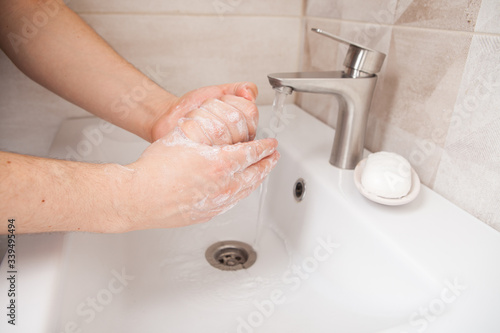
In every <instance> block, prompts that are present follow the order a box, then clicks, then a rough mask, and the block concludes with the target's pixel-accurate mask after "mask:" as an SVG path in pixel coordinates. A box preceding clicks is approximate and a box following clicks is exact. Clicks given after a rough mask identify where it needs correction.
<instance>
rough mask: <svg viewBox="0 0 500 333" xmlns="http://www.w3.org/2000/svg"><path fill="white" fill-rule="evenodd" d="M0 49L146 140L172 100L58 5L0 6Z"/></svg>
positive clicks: (25, 0) (37, 77) (25, 2)
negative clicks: (155, 122)
mask: <svg viewBox="0 0 500 333" xmlns="http://www.w3.org/2000/svg"><path fill="white" fill-rule="evenodd" d="M0 13H1V14H0V47H1V48H2V50H3V51H4V52H5V53H6V54H7V55H8V56H9V58H10V59H11V60H12V61H13V62H14V63H15V64H16V66H17V67H18V68H19V69H20V70H21V71H23V72H24V73H25V74H26V75H27V76H29V77H30V78H31V79H33V80H34V81H36V82H38V83H39V84H41V85H42V86H44V87H46V88H48V89H49V90H51V91H53V92H54V93H56V94H58V95H59V96H61V97H63V98H65V99H66V100H68V101H70V102H72V103H74V104H76V105H78V106H80V107H82V108H83V109H85V110H87V111H89V112H91V113H93V114H95V115H97V116H99V117H101V118H103V119H105V120H107V121H110V122H112V123H114V124H116V125H118V126H120V127H122V128H124V129H126V130H129V131H131V132H133V133H135V134H137V135H139V136H141V137H142V138H144V139H146V140H148V141H152V138H151V128H152V125H153V123H154V121H155V120H156V119H157V118H158V117H159V116H160V114H161V113H162V112H165V110H168V108H169V107H170V106H171V105H172V104H173V103H175V102H176V101H177V97H176V96H174V95H172V94H170V93H168V92H167V91H165V90H164V89H162V88H161V87H159V86H158V85H157V84H155V83H154V82H153V81H151V80H150V79H149V78H147V77H146V76H145V75H144V74H142V73H141V72H140V71H138V70H137V69H136V68H135V67H134V66H132V65H131V64H130V63H128V62H127V61H126V60H125V59H123V58H122V57H121V56H120V55H118V54H117V53H116V52H115V51H114V50H113V49H112V48H111V47H110V46H109V45H108V44H107V43H106V42H105V41H104V40H103V39H102V38H101V37H100V36H99V35H98V34H97V33H95V31H94V30H93V29H92V28H90V27H89V26H88V25H87V24H86V23H85V22H84V21H83V20H82V19H81V18H80V17H79V16H78V15H76V14H75V13H74V12H73V11H71V10H70V9H69V8H68V7H66V5H65V4H64V2H63V1H61V0H52V1H46V0H43V1H36V0H17V1H5V0H4V1H0Z"/></svg>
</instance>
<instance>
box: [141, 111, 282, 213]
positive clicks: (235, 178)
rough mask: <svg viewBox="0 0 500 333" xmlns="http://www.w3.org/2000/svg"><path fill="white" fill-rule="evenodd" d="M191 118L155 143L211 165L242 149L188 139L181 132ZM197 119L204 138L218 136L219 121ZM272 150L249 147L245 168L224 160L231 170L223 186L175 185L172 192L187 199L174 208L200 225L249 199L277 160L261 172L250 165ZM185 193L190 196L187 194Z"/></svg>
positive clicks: (237, 163)
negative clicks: (191, 154) (192, 153)
mask: <svg viewBox="0 0 500 333" xmlns="http://www.w3.org/2000/svg"><path fill="white" fill-rule="evenodd" d="M194 118H196V117H190V118H188V117H186V118H182V119H180V120H179V122H178V126H177V127H176V128H175V129H174V130H173V131H172V132H170V133H169V134H168V135H167V136H166V137H164V138H162V139H159V140H157V141H159V142H160V143H161V144H163V145H165V146H166V147H183V149H196V152H197V154H198V155H200V156H202V157H203V158H205V159H206V160H207V162H209V161H210V162H211V163H213V161H216V160H221V161H223V160H224V159H223V157H222V156H221V154H224V153H226V152H235V151H238V150H240V149H241V148H242V147H241V146H242V145H243V143H236V144H223V145H214V146H210V145H208V144H203V143H198V142H195V141H193V140H191V139H190V138H189V135H188V133H186V132H184V130H183V128H182V127H183V126H182V125H183V124H185V123H187V122H188V121H194V120H195V119H194ZM199 118H200V119H196V122H197V124H199V125H200V126H199V127H200V129H204V130H205V132H204V135H205V136H207V138H209V139H210V138H211V135H213V134H215V135H220V134H221V128H222V127H221V122H220V121H219V120H217V119H213V118H204V119H201V118H203V117H199ZM235 118H236V117H235ZM245 124H246V123H245ZM185 129H186V130H189V129H191V130H196V128H195V127H192V126H191V127H188V126H186V127H185ZM226 138H227V137H226ZM274 150H275V149H274V148H272V149H268V150H266V151H263V152H262V153H260V154H259V153H258V151H257V150H256V149H255V148H254V147H251V146H249V147H246V148H245V152H244V154H245V155H244V156H245V157H246V158H245V162H243V161H241V162H242V163H245V164H244V165H241V164H240V163H239V162H238V161H236V160H229V161H225V162H224V163H227V162H229V163H230V168H231V170H232V171H231V174H230V175H229V176H230V177H229V179H226V180H225V183H220V184H219V183H215V182H214V183H211V184H205V185H204V186H203V188H198V189H196V188H194V189H193V188H187V187H186V186H184V185H183V184H176V189H175V190H176V191H177V192H178V193H184V194H183V197H184V198H186V197H189V201H188V202H182V200H179V201H177V207H178V209H179V211H180V212H181V214H182V216H183V217H184V218H185V219H186V220H190V221H199V222H202V221H207V220H208V219H210V218H212V217H213V216H216V215H219V214H222V213H223V212H226V211H227V210H229V209H231V208H232V207H233V206H234V205H236V204H237V203H238V202H239V201H240V200H241V199H242V198H244V197H246V196H248V194H250V191H251V190H252V189H253V185H254V184H256V183H258V182H261V181H262V180H263V179H264V177H266V176H267V174H268V173H269V172H270V170H271V169H272V168H273V167H274V165H275V164H276V162H277V160H274V161H273V163H268V164H266V167H265V170H264V171H263V172H259V171H258V169H257V167H253V166H252V164H253V163H255V162H256V161H260V160H261V159H262V158H264V157H265V156H268V155H271V154H273V153H274ZM143 154H148V151H145V152H144V153H143ZM164 167H165V173H166V174H168V173H169V171H168V170H169V166H168V165H165V166H164ZM230 184H231V185H230ZM229 185H230V186H229ZM186 191H188V192H186ZM186 193H189V195H186Z"/></svg>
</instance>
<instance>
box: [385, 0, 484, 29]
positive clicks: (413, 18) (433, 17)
mask: <svg viewBox="0 0 500 333" xmlns="http://www.w3.org/2000/svg"><path fill="white" fill-rule="evenodd" d="M480 4H481V0H453V1H452V0H398V7H397V12H396V20H395V24H398V25H408V26H414V27H426V28H437V29H446V30H461V31H473V30H474V26H475V24H476V19H477V15H478V13H479V7H480Z"/></svg>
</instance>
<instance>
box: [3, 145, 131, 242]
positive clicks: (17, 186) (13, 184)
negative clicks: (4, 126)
mask: <svg viewBox="0 0 500 333" xmlns="http://www.w3.org/2000/svg"><path fill="white" fill-rule="evenodd" d="M122 168H123V167H121V166H119V165H114V164H89V163H80V162H70V161H60V160H53V159H45V158H38V157H32V156H25V155H19V154H13V153H4V152H0V198H1V200H0V217H1V218H2V219H3V220H5V221H7V219H9V218H15V219H16V232H18V233H36V232H48V231H90V232H121V231H126V230H127V223H128V221H127V220H126V219H122V218H121V217H120V216H119V212H120V210H121V207H120V206H119V205H120V202H121V200H120V198H119V197H120V196H121V195H122V193H120V192H122V191H121V190H122V188H121V186H123V184H120V183H119V181H118V179H119V176H120V175H121V174H123V170H121V169H122ZM6 232H7V229H6V228H1V229H0V234H5V233H6Z"/></svg>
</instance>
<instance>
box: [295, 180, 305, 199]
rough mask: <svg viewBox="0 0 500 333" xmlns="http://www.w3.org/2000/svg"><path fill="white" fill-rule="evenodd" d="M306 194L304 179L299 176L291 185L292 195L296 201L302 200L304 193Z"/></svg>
mask: <svg viewBox="0 0 500 333" xmlns="http://www.w3.org/2000/svg"><path fill="white" fill-rule="evenodd" d="M305 194H306V183H305V181H304V179H302V178H299V179H297V181H296V182H295V184H294V185H293V197H294V198H295V200H296V201H297V202H300V201H302V199H304V195H305Z"/></svg>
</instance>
